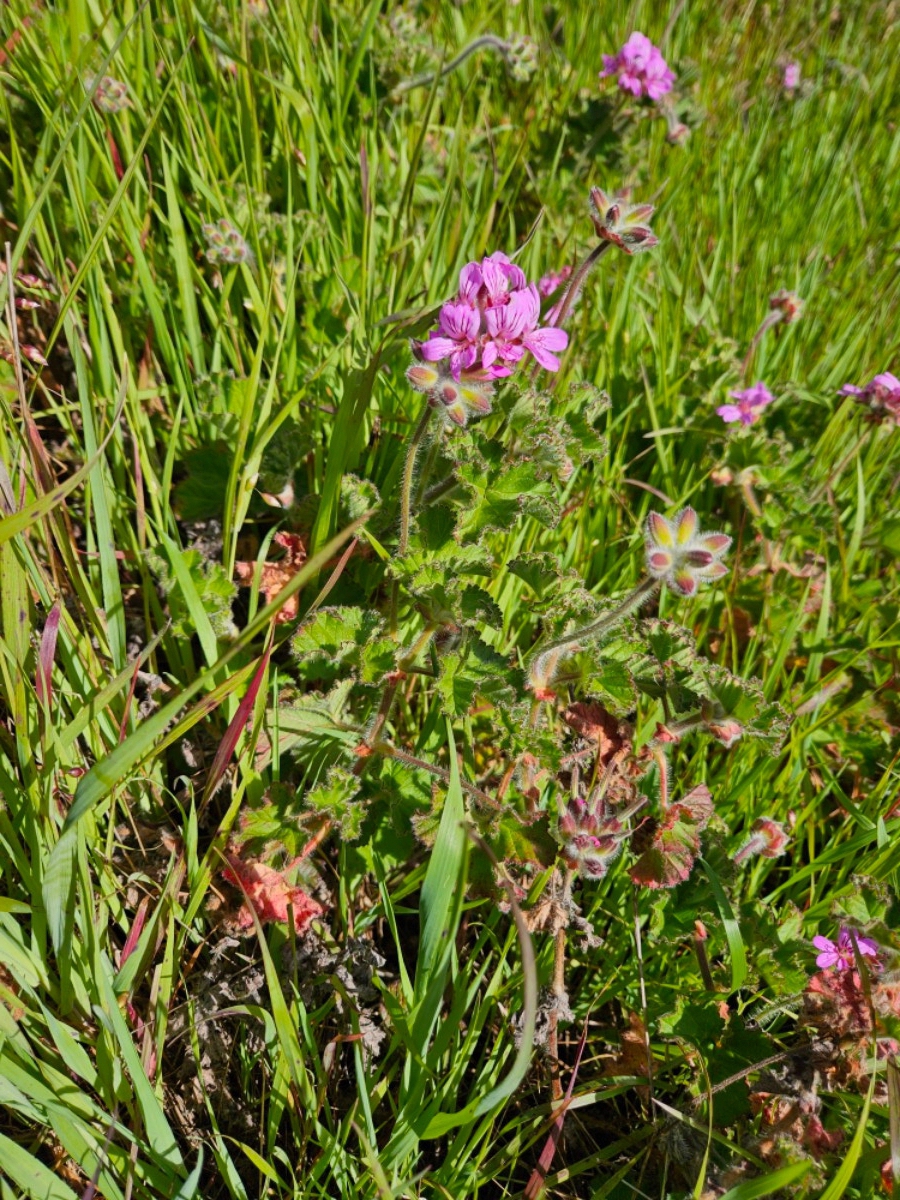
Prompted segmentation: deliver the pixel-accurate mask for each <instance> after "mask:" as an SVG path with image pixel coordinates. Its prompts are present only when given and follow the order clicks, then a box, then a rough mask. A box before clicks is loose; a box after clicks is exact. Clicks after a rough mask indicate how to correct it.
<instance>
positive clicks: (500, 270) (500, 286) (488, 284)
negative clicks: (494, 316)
mask: <svg viewBox="0 0 900 1200" xmlns="http://www.w3.org/2000/svg"><path fill="white" fill-rule="evenodd" d="M503 260H505V261H503ZM508 265H510V264H509V259H508V258H507V257H506V255H505V254H492V255H490V256H489V257H488V258H486V259H484V260H483V262H482V264H481V278H482V281H483V284H484V290H485V291H486V292H487V302H488V305H490V306H492V307H493V306H495V305H497V304H504V303H505V301H506V297H507V296H508V295H509V290H510V281H509V273H508V272H507V271H506V270H505V269H504V268H505V267H506V266H508Z"/></svg>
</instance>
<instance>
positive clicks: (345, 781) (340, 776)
mask: <svg viewBox="0 0 900 1200" xmlns="http://www.w3.org/2000/svg"><path fill="white" fill-rule="evenodd" d="M359 792H360V781H359V776H357V775H354V774H353V772H352V771H348V770H347V769H346V768H345V767H340V766H337V767H332V768H331V770H330V771H329V772H328V775H327V777H326V779H325V781H324V782H323V783H320V784H318V785H317V786H316V787H314V788H312V789H311V790H310V791H308V792H307V793H306V795H305V796H304V798H303V804H304V807H305V808H307V809H308V810H310V811H311V812H314V813H317V814H318V815H319V816H322V817H328V819H329V820H330V821H332V822H333V823H334V824H335V825H336V826H337V827H338V829H339V830H340V833H341V837H342V838H344V839H345V840H346V841H350V842H352V841H355V840H356V839H357V838H358V837H359V834H360V830H361V829H362V823H363V820H364V818H365V815H366V804H365V801H363V800H359V799H357V797H358V796H359Z"/></svg>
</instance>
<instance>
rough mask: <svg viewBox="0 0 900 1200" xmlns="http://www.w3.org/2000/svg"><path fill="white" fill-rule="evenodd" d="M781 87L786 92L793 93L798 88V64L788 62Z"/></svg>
mask: <svg viewBox="0 0 900 1200" xmlns="http://www.w3.org/2000/svg"><path fill="white" fill-rule="evenodd" d="M781 86H782V87H783V88H784V90H785V91H786V92H794V91H796V90H797V88H798V87H799V86H800V64H799V63H798V62H789V63H788V64H787V66H786V67H785V68H784V78H783V79H782V81H781Z"/></svg>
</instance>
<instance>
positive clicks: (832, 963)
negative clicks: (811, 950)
mask: <svg viewBox="0 0 900 1200" xmlns="http://www.w3.org/2000/svg"><path fill="white" fill-rule="evenodd" d="M856 944H857V946H858V947H859V952H860V954H861V955H862V957H863V958H871V959H874V960H876V961H875V963H874V965H875V966H877V965H878V963H877V959H878V943H877V942H873V941H872V939H871V938H867V937H863V936H862V934H859V933H858V934H857V935H856ZM813 945H814V946H815V948H816V949H817V950H819V951H821V953H820V954H819V955H818V957H817V958H816V966H817V967H821V968H822V970H823V971H827V970H830V969H831V968H832V967H833V968H834V969H835V970H836V971H853V970H855V969H856V958H855V956H854V954H853V939H852V938H851V936H850V930H849V929H848V928H847V927H846V925H845V926H844V928H843V929H842V930H841V931H840V933H839V934H838V940H837V941H836V942H833V941H831V939H830V938H826V937H818V936H817V937H814V938H813Z"/></svg>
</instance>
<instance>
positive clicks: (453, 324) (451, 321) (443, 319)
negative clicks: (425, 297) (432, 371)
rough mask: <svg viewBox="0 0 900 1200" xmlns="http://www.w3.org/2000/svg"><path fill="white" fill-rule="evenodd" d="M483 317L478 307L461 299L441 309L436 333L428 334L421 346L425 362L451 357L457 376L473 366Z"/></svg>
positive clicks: (452, 367)
mask: <svg viewBox="0 0 900 1200" xmlns="http://www.w3.org/2000/svg"><path fill="white" fill-rule="evenodd" d="M480 329H481V318H480V316H479V314H478V309H477V308H473V307H472V306H471V305H469V304H466V303H464V302H462V301H459V300H451V301H450V303H449V304H445V305H444V306H443V308H442V309H441V312H440V316H439V317H438V327H437V333H431V334H429V335H428V341H426V342H423V343H422V346H421V351H422V357H423V358H424V359H425V361H426V362H439V361H440V360H441V359H444V358H449V359H450V370H451V371H452V372H453V375H454V378H456V379H458V378H459V375H460V372H461V371H464V370H466V368H467V367H471V366H472V364H473V363H474V362H475V360H476V358H477V357H478V335H479V331H480Z"/></svg>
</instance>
